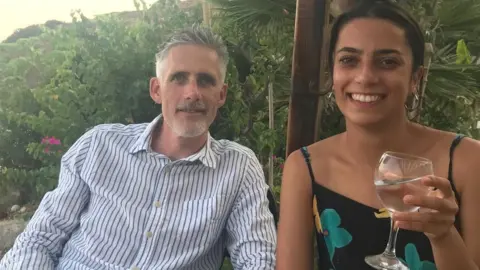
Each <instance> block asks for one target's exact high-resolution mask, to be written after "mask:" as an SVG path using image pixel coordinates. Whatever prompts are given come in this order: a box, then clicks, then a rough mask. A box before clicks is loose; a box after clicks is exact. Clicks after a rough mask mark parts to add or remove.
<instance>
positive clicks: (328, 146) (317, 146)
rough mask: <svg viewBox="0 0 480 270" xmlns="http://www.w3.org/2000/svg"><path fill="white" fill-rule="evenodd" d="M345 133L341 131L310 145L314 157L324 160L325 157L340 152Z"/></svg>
mask: <svg viewBox="0 0 480 270" xmlns="http://www.w3.org/2000/svg"><path fill="white" fill-rule="evenodd" d="M344 135H345V133H340V134H338V135H335V136H331V137H328V138H325V139H323V140H320V141H318V142H316V143H314V144H311V145H309V146H308V151H309V153H310V155H311V156H312V159H314V160H324V158H325V157H329V156H330V157H331V156H332V155H334V154H335V153H338V152H339V151H338V150H339V148H340V147H341V146H342V143H341V142H342V139H343V137H344Z"/></svg>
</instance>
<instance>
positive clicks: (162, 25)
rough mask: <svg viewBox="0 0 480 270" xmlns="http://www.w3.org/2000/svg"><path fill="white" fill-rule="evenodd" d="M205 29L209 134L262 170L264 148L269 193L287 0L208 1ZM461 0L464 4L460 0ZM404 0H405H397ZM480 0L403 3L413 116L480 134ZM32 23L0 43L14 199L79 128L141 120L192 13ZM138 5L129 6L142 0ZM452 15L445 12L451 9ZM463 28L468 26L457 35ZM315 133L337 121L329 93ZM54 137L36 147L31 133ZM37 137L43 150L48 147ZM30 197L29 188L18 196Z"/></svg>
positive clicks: (171, 7)
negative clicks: (214, 39)
mask: <svg viewBox="0 0 480 270" xmlns="http://www.w3.org/2000/svg"><path fill="white" fill-rule="evenodd" d="M211 1H212V2H214V3H215V4H216V8H215V11H216V12H214V14H213V18H212V21H213V26H212V27H213V28H214V30H215V31H216V32H218V33H219V34H221V35H222V36H223V38H224V40H225V41H226V43H227V45H228V47H229V52H230V56H231V59H232V61H231V62H230V63H229V66H228V72H227V78H226V80H227V83H228V85H229V90H228V95H227V102H226V104H225V106H224V107H223V108H222V109H221V110H220V112H219V115H218V119H217V121H216V122H215V123H214V125H213V126H212V129H211V132H212V134H213V135H214V136H215V137H219V138H227V139H231V140H234V141H237V142H239V143H241V144H244V145H246V146H248V147H250V148H252V149H253V150H254V151H255V152H256V153H257V155H258V157H259V159H260V161H261V162H262V164H264V165H265V168H266V166H267V164H268V159H269V157H270V156H271V155H272V154H273V155H275V156H276V158H275V171H274V179H275V184H276V185H275V186H274V187H272V188H273V190H274V191H275V193H277V195H278V193H279V191H280V188H279V183H280V178H281V168H282V163H283V161H284V158H285V157H284V153H285V141H286V126H287V115H288V100H289V94H290V86H291V81H290V73H291V70H292V67H291V63H292V51H293V37H294V19H295V18H294V16H295V1H293V0H282V1H256V0H234V1H232V0H228V1H227V0H211ZM467 2H468V3H467ZM405 3H407V2H405ZM479 3H480V2H479V1H478V0H467V1H454V0H444V1H425V0H415V1H408V4H407V5H408V8H409V9H410V10H412V12H413V13H414V14H415V15H416V16H417V17H418V18H420V22H421V24H422V27H423V28H424V29H425V31H426V33H427V39H428V41H429V42H432V43H433V45H434V48H435V50H434V52H435V55H434V57H433V63H432V66H431V68H430V70H429V77H428V84H427V89H426V97H425V101H424V104H423V111H422V118H421V120H422V122H423V123H425V124H427V125H430V126H433V127H436V128H441V129H444V130H451V131H455V132H461V133H464V134H467V135H470V136H473V137H475V136H477V138H478V136H479V133H478V130H476V129H475V127H474V125H475V124H476V121H477V120H478V119H479V117H480V112H479V107H478V103H479V101H478V100H479V97H480V91H479V89H480V87H479V81H480V76H479V75H480V72H479V66H478V65H476V64H475V63H476V61H478V59H477V56H478V55H480V46H479V44H480V35H479V33H480V27H479V25H480V24H477V23H474V22H476V21H477V20H479V18H480V17H479V16H478V14H480V4H479ZM136 4H137V7H138V8H139V10H138V11H137V12H126V13H119V14H109V15H103V16H99V17H97V18H95V20H90V19H87V18H85V17H84V16H83V15H82V14H81V13H80V12H75V13H73V14H72V16H73V23H70V24H64V25H62V27H56V25H55V23H53V24H52V25H50V26H47V27H45V28H42V29H43V30H42V32H41V33H37V34H35V35H32V36H33V37H30V38H22V39H16V41H15V42H14V43H1V44H0V95H1V96H2V98H1V99H0V169H1V172H0V190H2V192H11V191H17V192H20V193H21V194H22V196H21V201H23V202H27V201H35V200H38V199H39V198H40V197H41V196H43V194H44V193H45V191H46V190H48V189H51V188H52V187H54V186H55V183H56V178H57V174H58V164H59V159H60V157H61V155H62V153H63V152H64V151H66V149H68V147H69V146H70V145H71V144H72V143H73V142H74V141H75V140H76V139H77V138H78V137H79V136H81V135H82V134H83V133H84V132H85V131H86V130H88V129H89V128H91V127H92V126H94V125H97V124H101V123H111V122H117V123H124V124H128V123H139V122H149V121H151V120H152V119H153V118H154V117H155V116H156V115H158V113H159V111H160V108H159V107H158V106H156V105H155V104H154V103H153V102H152V101H151V99H150V97H149V93H148V79H149V77H151V76H154V55H155V53H156V51H157V49H158V45H160V44H161V43H162V42H163V40H164V39H165V37H166V36H167V35H169V34H170V33H171V32H172V31H175V30H177V29H179V28H183V27H185V26H189V25H191V24H193V23H198V22H201V21H202V17H201V14H202V13H201V9H200V5H198V6H196V7H194V8H190V9H188V10H181V9H179V8H178V7H177V5H176V2H175V1H173V0H170V1H159V2H157V3H156V4H154V5H153V6H152V7H151V8H149V9H147V8H146V7H145V5H144V3H142V2H138V1H136ZM142 6H143V8H142V9H140V7H142ZM452 18H456V19H452ZM466 33H468V35H466ZM269 84H272V87H273V89H274V99H273V107H274V129H270V128H269V114H268V109H267V108H268V102H269V101H268V86H269ZM323 101H324V104H326V106H325V109H324V112H323V115H324V117H323V118H322V123H321V130H322V132H321V134H320V137H321V138H325V137H328V136H332V135H334V134H337V133H339V132H341V131H343V130H344V119H343V117H342V115H341V113H340V112H339V111H338V109H337V108H336V107H335V106H331V104H332V102H331V100H328V99H327V98H325V99H324V100H323ZM45 137H55V138H59V139H60V141H61V144H59V145H46V144H45V143H42V138H45ZM47 147H48V149H47ZM29 195H31V196H32V197H29Z"/></svg>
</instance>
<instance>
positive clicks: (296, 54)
mask: <svg viewBox="0 0 480 270" xmlns="http://www.w3.org/2000/svg"><path fill="white" fill-rule="evenodd" d="M329 7H330V1H328V0H297V9H296V16H295V36H294V48H293V63H292V92H291V96H290V106H289V112H288V128H287V146H286V148H287V149H286V155H287V156H288V155H289V154H290V153H291V152H293V151H295V150H297V149H299V148H300V147H302V146H306V145H309V144H312V143H314V142H315V141H316V137H317V134H316V133H317V131H318V125H319V124H320V118H321V113H319V112H320V111H321V110H322V109H323V108H322V107H323V106H321V105H322V103H321V101H320V94H321V90H320V89H321V88H323V86H324V85H325V81H321V78H324V76H320V73H321V66H322V65H321V59H322V58H324V57H322V53H325V52H324V50H323V47H324V28H325V25H326V22H328V14H329Z"/></svg>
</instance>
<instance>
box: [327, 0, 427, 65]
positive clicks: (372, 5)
mask: <svg viewBox="0 0 480 270" xmlns="http://www.w3.org/2000/svg"><path fill="white" fill-rule="evenodd" d="M359 18H375V19H383V20H387V21H389V22H391V23H393V24H395V25H396V26H398V27H400V28H401V29H403V30H404V31H405V37H406V39H407V42H408V45H409V47H410V49H411V51H412V57H413V65H412V72H415V71H417V70H418V68H419V67H420V66H423V61H424V60H423V59H424V55H425V37H424V35H423V31H422V30H421V29H420V26H419V25H418V23H417V21H416V20H415V19H414V18H413V17H412V15H410V14H409V13H408V12H407V11H406V10H405V9H403V8H402V7H401V6H399V5H398V4H396V3H393V2H391V1H389V0H383V1H381V0H363V1H360V2H359V3H357V5H356V6H355V7H353V8H352V9H351V10H349V11H347V12H345V13H343V14H341V15H340V16H338V18H337V19H336V21H335V22H334V24H333V26H332V30H331V35H330V45H329V49H328V67H329V69H330V72H332V71H333V63H334V60H333V58H334V53H335V47H336V45H337V41H338V35H339V33H340V31H341V30H342V28H343V27H344V26H345V25H346V24H347V23H349V22H351V21H352V20H354V19H359Z"/></svg>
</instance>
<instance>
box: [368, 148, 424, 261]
mask: <svg viewBox="0 0 480 270" xmlns="http://www.w3.org/2000/svg"><path fill="white" fill-rule="evenodd" d="M428 175H433V164H432V162H431V161H430V160H428V159H426V158H422V157H417V156H412V155H407V154H403V153H396V152H385V153H384V154H383V155H382V157H381V158H380V161H379V163H378V166H377V168H376V169H375V176H374V183H375V188H376V190H377V195H378V197H379V199H380V201H381V202H382V204H383V206H384V207H385V208H386V209H387V210H388V211H389V213H390V216H391V214H392V213H393V212H415V211H418V210H419V207H417V206H413V205H408V204H405V203H404V202H403V198H404V197H405V196H407V195H413V196H421V195H425V194H427V193H428V192H429V190H430V189H429V187H427V186H425V185H424V184H423V183H422V182H421V181H420V180H421V179H422V178H423V177H425V176H428ZM397 233H398V229H396V228H394V222H393V220H391V219H390V236H389V238H388V243H387V247H386V248H385V251H384V252H383V253H382V254H378V255H371V256H367V257H366V258H365V262H366V263H367V264H368V265H370V266H372V267H373V268H375V269H380V270H383V269H386V270H404V269H406V270H408V267H407V266H406V265H404V264H403V263H402V262H401V261H400V260H399V259H398V258H397V256H396V254H395V243H396V241H397Z"/></svg>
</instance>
